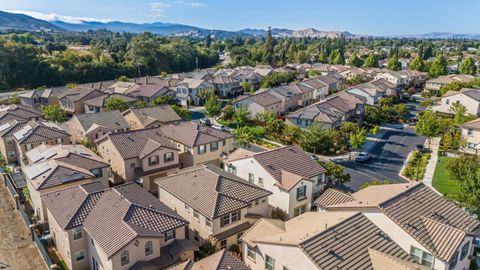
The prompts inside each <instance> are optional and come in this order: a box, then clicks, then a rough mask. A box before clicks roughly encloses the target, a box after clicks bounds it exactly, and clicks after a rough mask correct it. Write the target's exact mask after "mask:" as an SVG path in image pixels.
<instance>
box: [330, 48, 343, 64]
mask: <svg viewBox="0 0 480 270" xmlns="http://www.w3.org/2000/svg"><path fill="white" fill-rule="evenodd" d="M328 58H329V59H330V64H332V65H343V64H345V58H344V57H343V53H342V51H340V50H339V49H335V50H333V51H332V52H331V53H330V55H329V56H328Z"/></svg>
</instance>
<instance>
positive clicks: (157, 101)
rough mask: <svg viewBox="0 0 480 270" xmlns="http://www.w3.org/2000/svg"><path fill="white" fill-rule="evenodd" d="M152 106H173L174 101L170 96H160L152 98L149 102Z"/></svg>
mask: <svg viewBox="0 0 480 270" xmlns="http://www.w3.org/2000/svg"><path fill="white" fill-rule="evenodd" d="M150 103H151V104H152V106H157V105H163V104H170V105H172V104H174V103H175V101H174V99H173V97H171V96H161V97H156V98H154V99H153V100H152V101H151V102H150Z"/></svg>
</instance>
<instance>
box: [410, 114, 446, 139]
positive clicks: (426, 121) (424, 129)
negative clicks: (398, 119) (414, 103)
mask: <svg viewBox="0 0 480 270" xmlns="http://www.w3.org/2000/svg"><path fill="white" fill-rule="evenodd" d="M439 131H440V124H439V122H438V119H437V117H436V115H435V113H434V112H433V111H431V110H428V111H425V112H424V113H423V114H422V115H421V116H420V117H419V119H418V122H417V125H416V126H415V132H416V133H417V134H419V135H422V136H425V137H427V138H428V140H429V141H430V139H431V138H433V137H435V136H438V135H439Z"/></svg>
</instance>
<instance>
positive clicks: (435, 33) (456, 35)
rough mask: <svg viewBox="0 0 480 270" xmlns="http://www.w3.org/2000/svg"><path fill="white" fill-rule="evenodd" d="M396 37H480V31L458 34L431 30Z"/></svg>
mask: <svg viewBox="0 0 480 270" xmlns="http://www.w3.org/2000/svg"><path fill="white" fill-rule="evenodd" d="M397 37H405V38H419V39H480V33H470V34H458V33H448V32H432V33H426V34H419V35H401V36H397Z"/></svg>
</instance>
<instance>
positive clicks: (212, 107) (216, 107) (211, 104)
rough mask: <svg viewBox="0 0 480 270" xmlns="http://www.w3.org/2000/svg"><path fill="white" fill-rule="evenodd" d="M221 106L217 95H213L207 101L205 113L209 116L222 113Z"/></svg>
mask: <svg viewBox="0 0 480 270" xmlns="http://www.w3.org/2000/svg"><path fill="white" fill-rule="evenodd" d="M220 111H221V107H220V103H219V102H218V100H217V97H216V96H212V97H210V98H208V99H207V102H205V114H206V115H207V116H209V117H214V116H218V115H220Z"/></svg>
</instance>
